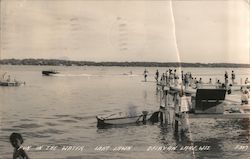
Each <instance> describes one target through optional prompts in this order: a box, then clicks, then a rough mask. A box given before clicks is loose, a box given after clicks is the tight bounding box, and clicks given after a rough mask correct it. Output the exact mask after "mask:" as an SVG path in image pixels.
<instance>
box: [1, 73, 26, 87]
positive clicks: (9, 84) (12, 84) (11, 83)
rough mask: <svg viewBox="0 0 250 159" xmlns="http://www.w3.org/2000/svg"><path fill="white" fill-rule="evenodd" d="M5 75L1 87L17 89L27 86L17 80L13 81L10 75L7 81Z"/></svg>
mask: <svg viewBox="0 0 250 159" xmlns="http://www.w3.org/2000/svg"><path fill="white" fill-rule="evenodd" d="M5 74H6V73H4V74H3V76H2V79H0V86H7V87H15V86H20V85H21V84H25V82H21V81H17V80H16V79H14V80H11V78H10V75H8V78H7V79H5V78H4V77H5Z"/></svg>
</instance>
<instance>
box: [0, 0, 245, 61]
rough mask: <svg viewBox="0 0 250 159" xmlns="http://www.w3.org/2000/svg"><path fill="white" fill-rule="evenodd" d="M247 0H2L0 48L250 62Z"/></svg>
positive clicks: (98, 57) (87, 56) (36, 54)
mask: <svg viewBox="0 0 250 159" xmlns="http://www.w3.org/2000/svg"><path fill="white" fill-rule="evenodd" d="M249 12H250V9H249V2H248V0H118V1H117V0H116V1H115V0H104V1H100V0H51V1H48V0H1V23H0V24H1V25H0V26H1V27H0V29H1V30H0V33H1V34H0V38H1V39H0V44H1V45H0V51H1V52H0V55H1V58H2V59H7V58H17V59H24V58H56V59H66V60H88V61H150V62H178V61H180V62H202V63H216V62H227V63H249V62H250V57H249V56H250V48H249V45H250V41H249V38H250V36H249V35H250V34H249V28H250V22H249V21H250V18H249V16H250V13H249Z"/></svg>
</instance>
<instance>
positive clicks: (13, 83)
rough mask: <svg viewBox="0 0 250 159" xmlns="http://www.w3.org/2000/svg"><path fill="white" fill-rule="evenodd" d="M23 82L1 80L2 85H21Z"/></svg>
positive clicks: (0, 84)
mask: <svg viewBox="0 0 250 159" xmlns="http://www.w3.org/2000/svg"><path fill="white" fill-rule="evenodd" d="M21 84H23V82H19V81H0V86H20V85H21Z"/></svg>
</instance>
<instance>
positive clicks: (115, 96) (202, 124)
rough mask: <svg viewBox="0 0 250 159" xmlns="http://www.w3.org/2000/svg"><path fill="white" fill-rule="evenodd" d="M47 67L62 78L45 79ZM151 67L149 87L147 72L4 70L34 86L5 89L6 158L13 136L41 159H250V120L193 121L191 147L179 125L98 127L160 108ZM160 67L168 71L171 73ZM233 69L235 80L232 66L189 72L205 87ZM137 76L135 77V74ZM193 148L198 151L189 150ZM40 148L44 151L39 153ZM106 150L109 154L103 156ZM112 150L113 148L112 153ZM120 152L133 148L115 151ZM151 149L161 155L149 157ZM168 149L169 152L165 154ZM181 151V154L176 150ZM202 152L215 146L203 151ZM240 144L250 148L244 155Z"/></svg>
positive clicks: (0, 94)
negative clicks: (106, 117)
mask: <svg viewBox="0 0 250 159" xmlns="http://www.w3.org/2000/svg"><path fill="white" fill-rule="evenodd" d="M46 69H55V70H58V71H60V72H61V74H59V75H57V76H55V77H46V76H42V74H41V71H42V70H46ZM147 69H148V71H149V78H148V80H149V82H142V80H143V76H142V73H143V71H144V68H142V67H141V68H140V67H74V66H72V67H63V66H60V67H48V66H1V71H0V73H1V74H2V73H4V72H8V74H10V75H11V77H15V78H16V79H17V80H21V81H25V82H26V85H24V86H20V87H0V113H1V135H0V158H3V159H7V158H12V152H13V148H12V146H11V145H10V143H9V135H10V134H11V133H12V132H19V133H21V134H22V136H23V138H24V144H23V146H31V149H30V150H26V152H27V153H28V155H29V157H30V158H33V159H56V158H58V159H59V158H60V159H61V158H69V159H70V158H72V159H80V158H84V159H85V158H90V159H92V158H93V159H94V158H102V159H103V158H104V159H105V158H107V159H110V158H111V159H112V158H121V159H127V158H129V159H137V158H142V159H143V158H145V159H151V158H157V159H158V158H159V159H166V158H171V159H172V158H178V159H179V158H186V159H188V158H242V159H246V158H250V153H249V152H250V148H246V147H247V146H248V147H249V146H250V144H249V136H250V125H249V124H250V122H249V120H228V119H227V120H225V119H224V120H222V119H192V120H191V121H190V122H191V123H190V130H191V136H192V140H191V142H187V141H186V140H185V139H183V138H182V136H181V135H174V132H173V128H172V127H171V126H169V127H168V128H163V127H161V126H160V125H159V124H155V125H150V124H147V125H140V126H124V127H118V128H109V129H98V128H97V127H96V115H102V114H112V113H114V112H126V111H128V109H129V107H131V106H135V107H136V109H137V111H141V110H146V109H147V110H148V109H155V110H156V109H158V107H159V96H158V95H157V94H156V86H155V83H154V73H155V71H156V69H157V68H147ZM158 69H159V71H160V72H161V73H162V72H163V71H165V70H166V69H167V68H158ZM225 70H227V71H228V73H229V75H230V73H231V70H232V69H230V68H227V69H226V68H184V69H183V71H184V72H187V71H191V72H192V73H193V75H194V76H197V78H200V77H202V78H203V80H204V81H208V79H209V78H210V77H212V78H213V80H215V79H221V80H223V78H224V72H225ZM233 70H234V71H235V72H236V78H237V82H238V83H240V82H241V80H240V78H242V80H243V81H244V79H245V78H246V77H250V69H244V68H241V69H239V68H237V69H236V68H234V69H233ZM130 71H132V72H133V75H128V74H129V72H130ZM190 145H192V146H197V149H195V151H193V150H186V151H184V150H181V147H182V146H190ZM39 146H43V147H42V149H41V150H38V149H37V150H36V148H38V147H39ZM47 146H57V147H56V148H55V147H54V148H53V147H47ZM63 146H75V150H65V149H62V148H63ZM98 146H99V148H100V146H102V148H103V149H102V150H103V151H100V149H99V150H97V147H98ZM105 146H110V148H109V149H104V147H105ZM118 146H123V147H130V150H123V151H115V150H114V148H115V147H118ZM150 146H155V147H154V148H158V149H157V150H155V149H154V150H152V149H151V151H148V150H149V148H152V147H150ZM163 146H165V148H168V149H167V150H159V149H160V148H162V147H163ZM175 146H177V149H176V150H173V149H172V148H174V147H175ZM200 146H210V148H209V149H208V150H199V148H200ZM239 146H244V148H246V149H240V150H239V149H238V148H239ZM46 148H50V149H49V150H46ZM64 148H65V147H64ZM68 148H69V147H68ZM170 149H171V150H170Z"/></svg>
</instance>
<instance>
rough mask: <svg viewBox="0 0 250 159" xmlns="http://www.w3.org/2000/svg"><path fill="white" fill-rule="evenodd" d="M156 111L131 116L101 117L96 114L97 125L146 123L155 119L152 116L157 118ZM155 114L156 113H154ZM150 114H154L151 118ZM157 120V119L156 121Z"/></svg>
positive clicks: (100, 126)
mask: <svg viewBox="0 0 250 159" xmlns="http://www.w3.org/2000/svg"><path fill="white" fill-rule="evenodd" d="M158 113H159V112H155V113H149V114H141V115H137V116H133V117H128V116H125V117H113V118H103V117H99V116H97V117H96V119H97V127H98V128H103V127H105V126H118V125H128V124H139V123H143V124H146V122H147V121H151V122H155V121H156V120H155V119H153V118H158ZM155 114H156V115H155ZM152 116H154V117H153V118H152ZM156 122H158V121H156Z"/></svg>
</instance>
